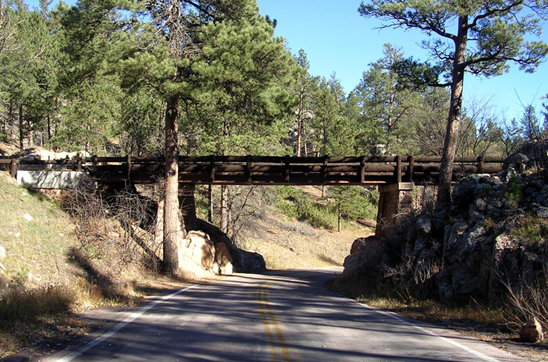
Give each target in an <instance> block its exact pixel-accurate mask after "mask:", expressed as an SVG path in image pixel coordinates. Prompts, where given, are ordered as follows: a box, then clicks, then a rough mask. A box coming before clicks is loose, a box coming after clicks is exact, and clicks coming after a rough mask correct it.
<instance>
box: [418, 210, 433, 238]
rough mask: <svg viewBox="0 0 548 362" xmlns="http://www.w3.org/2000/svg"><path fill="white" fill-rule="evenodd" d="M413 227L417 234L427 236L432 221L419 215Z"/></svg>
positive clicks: (425, 216) (426, 216)
mask: <svg viewBox="0 0 548 362" xmlns="http://www.w3.org/2000/svg"><path fill="white" fill-rule="evenodd" d="M415 227H416V228H417V232H418V233H422V234H429V233H430V231H431V230H432V220H431V219H430V217H429V216H428V215H420V216H419V217H418V218H417V221H415Z"/></svg>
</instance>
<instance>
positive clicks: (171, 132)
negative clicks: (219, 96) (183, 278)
mask: <svg viewBox="0 0 548 362" xmlns="http://www.w3.org/2000/svg"><path fill="white" fill-rule="evenodd" d="M178 107H179V96H172V97H170V98H169V99H168V101H167V107H166V130H165V131H166V150H165V178H166V180H165V190H164V192H165V196H164V264H165V267H166V271H167V272H168V273H170V274H176V273H177V271H178V268H179V231H180V224H179V199H178V192H179V165H178V161H179V149H178V137H177V132H178V129H177V128H178V127H177V119H178Z"/></svg>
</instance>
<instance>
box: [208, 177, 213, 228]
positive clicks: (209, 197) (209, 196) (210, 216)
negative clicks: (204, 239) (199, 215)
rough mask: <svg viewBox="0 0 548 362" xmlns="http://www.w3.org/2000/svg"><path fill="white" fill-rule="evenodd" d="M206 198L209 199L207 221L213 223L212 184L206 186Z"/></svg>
mask: <svg viewBox="0 0 548 362" xmlns="http://www.w3.org/2000/svg"><path fill="white" fill-rule="evenodd" d="M207 198H208V200H209V209H208V212H207V221H208V222H209V223H210V224H213V185H209V186H208V187H207Z"/></svg>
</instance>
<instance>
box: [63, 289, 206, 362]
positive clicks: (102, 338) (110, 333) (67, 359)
mask: <svg viewBox="0 0 548 362" xmlns="http://www.w3.org/2000/svg"><path fill="white" fill-rule="evenodd" d="M198 285H199V284H194V285H191V286H189V287H185V288H183V289H180V290H178V291H176V292H175V293H172V294H169V295H166V296H164V297H162V298H161V299H159V300H157V301H155V302H154V303H151V304H149V305H147V306H145V307H143V308H141V309H139V310H138V311H137V312H134V313H132V314H131V315H130V316H128V317H127V318H126V319H124V320H123V321H122V322H120V323H118V324H117V325H116V326H115V327H114V328H112V329H111V330H110V331H108V332H107V333H105V334H103V335H102V336H100V337H97V338H96V339H94V340H93V341H91V342H90V343H88V344H87V345H86V346H85V347H82V348H80V349H79V350H77V351H75V352H72V353H71V354H69V355H67V356H65V357H63V358H61V359H58V360H57V361H56V362H70V361H72V360H73V359H75V358H76V357H78V356H81V355H82V354H83V353H84V352H86V351H89V350H90V349H92V348H93V347H96V346H97V345H99V344H100V343H102V342H104V341H106V340H107V339H109V338H110V337H112V336H113V335H115V334H116V333H117V332H118V331H119V330H120V329H122V328H124V327H125V326H127V325H128V324H130V323H131V322H133V321H134V320H136V319H137V318H139V317H140V316H142V315H143V314H145V313H146V312H148V311H149V310H151V309H152V308H154V307H155V306H157V305H158V304H160V303H163V302H165V301H166V300H168V299H171V298H173V297H174V296H176V295H178V294H181V293H184V292H186V291H187V290H189V289H191V288H194V287H197V286H198Z"/></svg>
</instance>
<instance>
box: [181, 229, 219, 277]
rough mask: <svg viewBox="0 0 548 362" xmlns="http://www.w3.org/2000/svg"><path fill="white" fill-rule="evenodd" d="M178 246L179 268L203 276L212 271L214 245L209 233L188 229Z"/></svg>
mask: <svg viewBox="0 0 548 362" xmlns="http://www.w3.org/2000/svg"><path fill="white" fill-rule="evenodd" d="M182 244H183V245H181V246H182V247H180V248H179V269H181V270H184V271H186V272H191V273H193V274H195V275H197V276H203V275H205V274H207V273H208V272H210V273H214V268H213V267H214V264H215V247H214V245H213V242H212V241H211V240H210V239H209V235H207V234H206V233H204V232H202V231H190V232H189V233H188V234H187V237H186V239H183V240H182Z"/></svg>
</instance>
